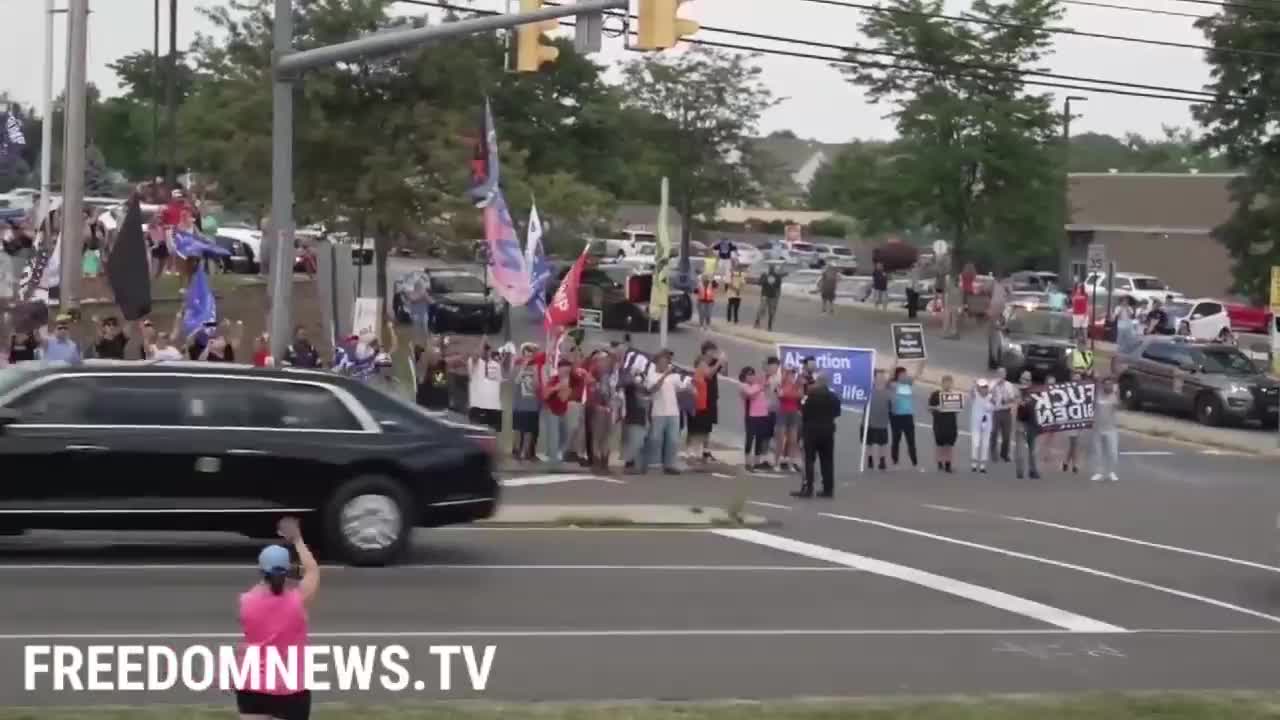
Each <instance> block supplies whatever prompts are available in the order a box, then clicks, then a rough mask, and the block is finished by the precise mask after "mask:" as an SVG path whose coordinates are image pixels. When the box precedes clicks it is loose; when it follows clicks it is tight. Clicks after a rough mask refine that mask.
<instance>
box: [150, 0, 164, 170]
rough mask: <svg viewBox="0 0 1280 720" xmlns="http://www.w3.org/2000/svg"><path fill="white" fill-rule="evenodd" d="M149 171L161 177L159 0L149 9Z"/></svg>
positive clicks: (155, 0) (154, 0)
mask: <svg viewBox="0 0 1280 720" xmlns="http://www.w3.org/2000/svg"><path fill="white" fill-rule="evenodd" d="M151 173H152V177H162V176H163V175H164V172H163V170H162V168H161V167H160V0H153V7H152V10H151Z"/></svg>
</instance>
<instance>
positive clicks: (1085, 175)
mask: <svg viewBox="0 0 1280 720" xmlns="http://www.w3.org/2000/svg"><path fill="white" fill-rule="evenodd" d="M1094 177H1113V178H1121V177H1122V178H1236V177H1244V173H1238V172H1233V173H1186V172H1182V173H1164V172H1158V173H1144V172H1115V173H1111V172H1075V173H1068V174H1067V178H1068V179H1070V178H1094Z"/></svg>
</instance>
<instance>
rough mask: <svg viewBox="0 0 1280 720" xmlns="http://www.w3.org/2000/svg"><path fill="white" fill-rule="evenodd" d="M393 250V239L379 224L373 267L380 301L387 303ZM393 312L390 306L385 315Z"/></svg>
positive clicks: (374, 245) (374, 244)
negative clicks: (388, 261)
mask: <svg viewBox="0 0 1280 720" xmlns="http://www.w3.org/2000/svg"><path fill="white" fill-rule="evenodd" d="M390 250H391V238H390V237H388V233H387V230H386V228H385V226H384V224H383V223H378V224H377V235H376V236H375V237H374V238H373V265H374V268H375V273H376V275H375V277H377V290H378V299H379V300H380V301H381V302H383V303H386V302H387V256H388V255H389V254H390ZM390 312H391V308H390V306H388V307H387V308H386V311H385V312H384V315H386V314H388V313H390Z"/></svg>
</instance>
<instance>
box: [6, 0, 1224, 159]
mask: <svg viewBox="0 0 1280 720" xmlns="http://www.w3.org/2000/svg"><path fill="white" fill-rule="evenodd" d="M861 1H862V2H863V3H865V4H872V3H873V1H874V0H861ZM1093 1H1094V2H1104V3H1109V4H1113V5H1125V6H1129V7H1141V8H1149V9H1158V10H1162V11H1166V12H1178V13H1188V14H1205V13H1207V12H1208V11H1209V10H1211V9H1212V8H1209V7H1207V6H1205V5H1203V4H1196V3H1193V2H1189V1H1188V0H1093ZM1075 2H1076V0H1067V4H1066V5H1065V7H1066V16H1065V17H1064V19H1063V20H1061V21H1059V23H1058V25H1059V26H1061V27H1069V28H1074V29H1076V30H1080V31H1085V32H1098V33H1108V34H1115V35H1128V36H1132V37H1142V38H1152V39H1159V40H1164V41H1173V42H1182V43H1193V44H1198V45H1203V44H1205V40H1204V38H1203V36H1202V35H1201V34H1200V33H1199V31H1197V30H1196V29H1195V28H1194V27H1192V22H1193V21H1194V19H1193V18H1190V17H1174V16H1166V15H1156V14H1150V13H1141V12H1128V11H1122V10H1116V9H1111V8H1100V7H1094V6H1086V5H1081V4H1074V3H1075ZM56 4H57V6H58V7H65V6H66V0H56ZM168 4H169V3H168V2H167V1H165V2H161V5H162V6H163V7H162V8H161V49H162V52H163V51H164V49H165V48H167V43H168V40H167V38H168V22H169V21H168V14H167V12H168ZM218 4H221V3H219V2H218V0H179V9H178V18H177V20H178V45H179V47H180V48H182V47H185V46H186V45H188V44H189V43H190V42H191V40H192V39H193V38H194V37H195V34H196V33H197V32H203V33H210V32H212V31H213V28H212V27H211V26H210V25H209V24H208V23H207V22H205V20H204V19H203V18H202V17H201V16H200V15H199V13H198V12H197V10H196V8H197V7H207V6H210V5H218ZM455 4H462V3H461V2H457V0H455ZM472 4H473V5H474V6H475V7H477V8H482V9H489V10H503V9H505V8H506V0H474V2H473V3H472ZM633 5H634V4H633ZM967 5H968V2H967V0H950V1H949V2H948V5H947V10H948V12H949V13H952V14H957V13H959V12H961V11H963V10H965V9H966V8H967ZM399 7H402V8H403V12H404V13H405V14H410V15H413V14H423V13H424V12H425V11H427V9H426V8H422V7H420V6H413V5H407V4H404V5H401V6H399ZM90 9H91V12H92V14H91V15H90V20H89V25H90V28H89V69H88V78H89V81H90V82H92V83H94V84H95V85H97V86H98V87H99V88H100V89H102V90H103V91H104V93H105V94H107V95H111V94H114V93H115V92H117V91H118V87H117V85H116V82H115V76H114V74H113V73H112V72H111V70H110V69H108V68H107V64H108V63H110V62H113V61H114V60H116V59H117V58H120V57H121V56H124V55H127V54H129V53H132V52H135V51H138V50H143V49H149V48H150V47H151V44H152V30H153V28H152V22H151V18H152V0H91V1H90ZM43 10H44V3H43V2H42V1H41V0H0V17H3V18H4V19H5V27H6V30H7V32H6V33H5V37H4V40H3V42H0V68H3V72H2V73H0V91H7V92H8V93H9V94H10V96H12V97H14V98H16V99H17V100H18V101H19V102H22V103H24V104H34V103H38V102H39V101H40V90H41V77H42V72H41V68H42V66H43V62H44V60H43V58H44V25H43V14H44V12H43ZM633 10H634V7H633ZM683 14H684V15H685V16H686V17H689V18H691V19H694V20H696V21H698V22H700V23H701V24H703V25H705V26H712V27H718V28H729V29H734V30H742V31H749V32H757V33H767V34H770V35H774V36H782V37H790V38H798V39H803V40H810V41H817V42H826V43H835V44H839V45H842V46H845V45H850V44H854V43H857V42H858V41H859V39H860V36H859V35H858V32H857V27H858V26H859V25H860V24H861V22H862V21H863V19H864V18H865V16H866V15H867V14H868V13H867V12H866V11H863V10H854V9H848V8H840V7H832V6H829V5H822V4H818V3H810V2H805V1H804V0H690V1H689V2H687V3H686V5H685V10H684V11H683ZM63 18H64V16H62V15H56V16H55V20H54V48H55V53H54V54H55V61H54V74H53V77H54V96H55V97H56V96H57V95H58V94H59V93H60V92H61V91H62V87H63V84H64V83H63V80H64V78H65V73H66V70H65V62H64V58H65V47H66V45H65V42H66V37H65V33H64V31H63V28H64V20H63ZM569 32H571V31H569ZM695 37H698V38H704V39H707V40H713V41H714V40H719V41H723V42H732V43H739V44H752V45H757V46H760V47H768V48H777V49H792V50H798V51H800V52H808V53H814V54H818V53H823V51H821V50H815V49H812V48H806V47H802V46H796V45H786V44H778V43H773V42H768V41H755V40H744V39H742V38H737V37H734V36H726V35H724V34H721V33H716V32H711V31H707V30H703V31H701V32H700V33H699V34H698V35H697V36H695ZM604 42H605V49H604V51H602V52H601V53H600V54H599V55H598V56H597V57H596V59H597V61H598V62H600V63H602V64H604V65H607V66H611V67H617V66H619V65H620V64H622V63H624V62H625V61H626V60H627V58H629V57H633V56H634V55H633V53H631V52H629V51H627V50H625V49H623V48H622V47H621V45H622V40H621V39H620V38H608V37H606V38H605V41H604ZM672 52H678V50H675V51H672ZM832 54H833V55H834V54H836V53H832ZM759 63H760V66H761V67H762V68H763V70H764V79H765V82H766V83H767V84H768V85H769V86H770V87H771V88H772V90H773V91H774V92H775V93H776V94H777V95H778V96H779V97H781V98H784V100H783V102H781V103H780V104H779V105H778V106H777V107H776V108H773V109H772V110H770V111H769V112H768V113H767V114H766V115H765V116H764V118H763V120H762V124H761V130H762V131H763V132H766V133H767V132H773V131H775V130H791V131H793V132H795V133H796V134H797V135H799V136H800V137H805V138H813V139H816V140H821V141H823V142H833V143H839V142H847V141H849V140H851V139H855V138H857V139H872V138H875V139H886V138H891V137H893V135H894V129H893V121H892V120H891V119H887V118H886V117H885V115H886V113H888V112H889V110H890V108H889V107H887V106H885V105H875V104H871V103H869V102H868V101H867V100H866V98H865V97H864V95H863V94H862V91H861V90H860V89H859V88H857V87H854V86H853V85H850V84H849V83H847V82H846V81H845V80H844V78H843V76H842V75H841V74H840V73H839V72H838V71H837V70H835V69H833V68H831V67H830V66H829V65H828V64H826V63H823V62H820V61H816V60H803V59H797V58H785V57H778V56H765V57H762V58H761V59H760V60H759ZM1044 68H1045V69H1047V70H1048V71H1049V72H1053V73H1059V74H1064V75H1075V76H1081V77H1090V78H1099V79H1105V80H1111V81H1122V82H1130V83H1141V84H1146V85H1158V86H1163V87H1170V88H1183V89H1200V88H1202V87H1203V86H1204V84H1205V83H1206V82H1207V81H1208V76H1209V72H1208V67H1207V66H1206V65H1205V63H1204V61H1203V56H1202V53H1201V52H1200V51H1197V50H1194V49H1184V48H1169V47H1157V46H1152V45H1141V44H1135V43H1126V42H1117V41H1114V40H1104V39H1099V38H1084V37H1076V36H1067V35H1056V36H1055V52H1054V54H1053V55H1052V56H1051V57H1050V58H1048V59H1047V60H1046V62H1045V63H1044ZM1048 82H1065V81H1060V80H1048ZM1045 90H1046V91H1048V92H1051V93H1052V94H1054V95H1055V96H1056V97H1057V98H1058V100H1059V103H1061V101H1062V99H1063V98H1065V97H1066V96H1068V95H1076V96H1084V97H1087V98H1088V99H1087V101H1086V102H1077V103H1073V107H1072V110H1073V114H1074V115H1075V116H1076V118H1075V120H1074V121H1073V124H1072V132H1073V133H1082V132H1090V131H1092V132H1101V133H1109V134H1112V135H1117V136H1119V135H1123V134H1125V133H1128V132H1137V133H1140V134H1143V135H1147V136H1158V135H1160V134H1161V128H1162V126H1165V125H1182V126H1192V125H1193V121H1192V119H1191V113H1190V106H1189V105H1188V104H1186V103H1184V102H1182V101H1176V100H1154V99H1145V98H1135V97H1124V96H1119V95H1113V94H1105V93H1100V92H1089V91H1079V90H1060V89H1054V88H1045Z"/></svg>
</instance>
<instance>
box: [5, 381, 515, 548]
mask: <svg viewBox="0 0 1280 720" xmlns="http://www.w3.org/2000/svg"><path fill="white" fill-rule="evenodd" d="M494 447H495V442H494V438H493V436H492V435H491V434H489V433H487V432H485V431H484V430H482V429H479V428H474V427H471V426H467V425H459V424H454V423H450V422H448V421H445V420H443V419H440V418H438V417H436V416H433V415H431V414H428V413H426V412H424V411H422V410H420V409H419V408H418V407H417V406H415V405H412V404H409V403H407V402H405V401H402V400H400V399H398V398H395V397H393V396H392V395H390V394H388V393H385V392H383V391H382V390H379V389H377V388H375V387H371V386H368V385H364V384H362V383H359V382H357V381H355V380H352V379H349V378H344V377H340V376H336V375H332V374H328V373H321V372H315V371H304V370H284V369H281V370H262V369H257V368H251V367H246V366H239V365H214V364H208V363H188V362H152V363H136V362H135V363H122V362H111V361H90V362H88V363H85V364H83V365H80V366H61V367H52V366H47V365H44V364H39V363H21V364H18V365H14V366H10V367H7V368H4V369H2V370H0V463H3V465H4V467H5V478H6V482H5V483H4V484H3V487H0V534H8V535H12V534H18V533H21V532H23V531H26V530H28V529H36V528H39V529H45V528H52V529H70V530H216V531H229V532H238V533H241V534H244V535H247V536H250V537H263V538H266V537H273V536H274V527H275V523H276V522H277V520H278V519H279V518H280V517H281V516H283V515H297V516H299V517H301V518H302V520H303V523H304V526H306V527H307V528H308V535H309V536H313V537H316V538H317V539H319V540H320V548H321V550H322V551H323V552H324V553H326V554H329V555H332V556H335V557H338V558H341V559H343V560H345V561H347V562H349V563H352V564H357V565H382V564H387V563H391V562H394V561H395V560H396V558H397V557H399V556H400V555H401V553H402V552H403V551H404V550H405V549H406V548H407V547H408V544H409V541H410V535H411V533H412V531H413V529H414V528H415V527H436V526H441V525H449V524H455V523H466V522H470V521H474V520H477V519H482V518H487V517H490V516H492V515H493V513H494V512H495V510H496V508H497V503H498V483H497V480H496V479H495V478H494V475H493V460H492V458H493V451H494Z"/></svg>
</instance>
